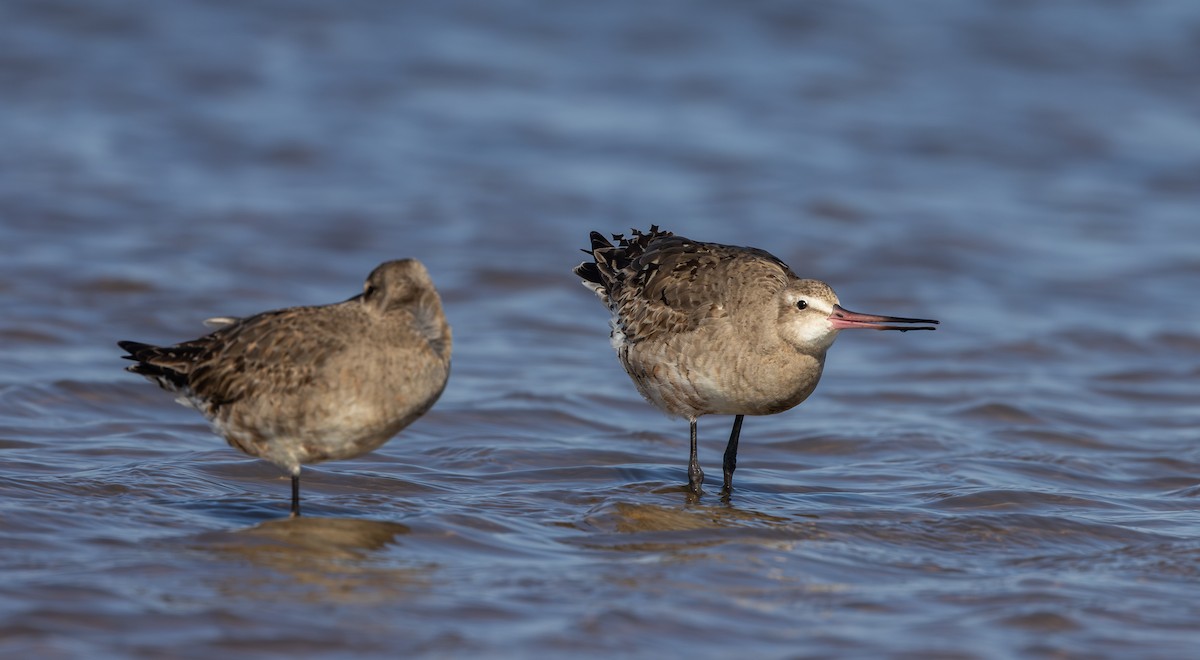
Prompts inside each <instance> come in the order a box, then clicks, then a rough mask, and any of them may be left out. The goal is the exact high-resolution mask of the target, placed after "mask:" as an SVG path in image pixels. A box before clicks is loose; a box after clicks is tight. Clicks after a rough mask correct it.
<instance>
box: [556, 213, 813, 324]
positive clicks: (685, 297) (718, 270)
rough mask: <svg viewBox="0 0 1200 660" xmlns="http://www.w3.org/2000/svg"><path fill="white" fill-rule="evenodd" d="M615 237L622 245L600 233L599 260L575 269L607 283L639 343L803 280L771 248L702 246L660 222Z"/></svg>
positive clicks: (595, 239) (612, 303)
mask: <svg viewBox="0 0 1200 660" xmlns="http://www.w3.org/2000/svg"><path fill="white" fill-rule="evenodd" d="M613 238H614V239H615V240H617V244H616V245H613V244H611V243H609V242H608V241H606V240H604V239H603V237H601V236H600V235H599V234H597V233H595V232H593V233H592V246H593V250H592V255H593V257H594V259H595V262H594V263H592V264H589V263H584V264H581V265H580V266H579V267H578V268H576V270H575V272H576V274H578V275H580V276H581V277H584V278H585V279H586V280H588V281H590V282H592V283H594V284H596V285H598V286H600V287H602V288H603V292H604V293H605V294H606V296H607V300H606V302H607V303H608V305H609V307H610V308H611V309H612V310H613V311H614V313H615V314H616V316H617V319H618V323H619V324H620V330H621V332H623V333H624V334H625V337H626V340H627V341H629V342H631V343H636V342H639V341H642V340H645V339H649V338H652V337H655V336H657V335H660V334H662V333H671V334H678V333H684V332H690V331H692V330H695V329H696V328H697V327H698V326H699V325H700V324H701V323H702V322H704V321H705V320H706V319H712V318H720V317H723V316H725V315H726V314H728V310H729V308H731V307H734V306H736V305H738V304H739V303H740V302H741V301H742V299H743V298H750V297H761V291H762V290H763V289H764V288H767V289H770V290H778V289H780V288H783V287H784V286H786V285H787V282H788V279H789V277H792V278H794V277H795V275H793V274H792V273H791V270H790V269H789V268H788V267H787V265H786V264H784V263H783V262H782V261H780V260H779V259H776V258H775V257H773V256H772V255H770V254H769V253H767V252H765V251H763V250H759V249H755V248H745V247H736V246H731V245H720V244H717V243H699V242H696V241H692V240H690V239H687V238H684V237H682V236H676V235H674V234H672V233H670V232H665V231H659V229H658V227H656V226H652V227H651V228H650V231H649V232H647V233H642V232H639V231H636V230H635V231H634V232H633V237H632V238H630V239H625V238H623V237H621V236H614V237H613ZM589 266H591V267H592V268H589ZM589 276H591V277H589Z"/></svg>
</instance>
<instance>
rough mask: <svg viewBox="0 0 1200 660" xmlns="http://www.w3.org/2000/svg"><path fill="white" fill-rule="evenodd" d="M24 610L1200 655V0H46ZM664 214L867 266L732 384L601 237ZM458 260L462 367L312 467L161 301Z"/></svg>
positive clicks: (0, 319)
mask: <svg viewBox="0 0 1200 660" xmlns="http://www.w3.org/2000/svg"><path fill="white" fill-rule="evenodd" d="M0 25H2V26H3V27H0V88H2V89H3V90H4V91H3V103H2V104H0V119H2V121H0V144H3V145H4V148H3V149H0V172H2V175H0V245H3V246H4V247H3V258H2V259H0V296H2V297H3V300H4V301H5V307H4V314H2V315H0V450H2V452H0V456H2V457H3V460H0V536H2V538H3V540H2V542H0V543H2V545H0V548H2V549H0V570H2V571H3V576H4V579H3V580H2V581H0V650H2V651H3V653H4V654H5V655H11V656H13V657H18V656H35V655H36V656H38V657H89V658H92V657H104V656H120V657H161V656H163V655H171V656H172V657H196V658H207V657H212V656H214V655H216V654H230V655H250V654H263V655H281V656H282V655H289V656H295V655H330V656H334V655H344V656H349V655H355V656H360V657H370V656H379V657H397V656H432V657H469V656H473V655H484V656H492V657H496V656H499V657H561V656H562V655H563V654H565V653H568V652H569V653H572V654H574V655H580V656H585V657H586V656H592V657H612V656H613V655H632V656H641V657H661V656H667V657H679V656H688V657H714V658H715V657H729V656H730V655H731V654H733V653H737V654H739V655H744V656H747V657H762V658H773V657H780V658H782V657H830V658H844V657H866V656H875V657H878V656H890V657H913V658H917V657H919V658H931V657H946V658H1006V657H1142V658H1145V657H1161V658H1170V657H1183V656H1186V655H1189V654H1191V653H1194V650H1195V648H1196V647H1197V644H1200V631H1198V630H1200V626H1198V625H1197V622H1198V621H1200V601H1198V600H1197V597H1196V594H1197V593H1198V587H1200V569H1198V568H1197V567H1198V566H1200V513H1197V510H1198V508H1200V506H1198V505H1200V442H1197V440H1200V306H1198V305H1197V304H1196V303H1195V302H1194V299H1195V289H1196V283H1197V282H1198V281H1200V222H1198V220H1197V209H1198V208H1200V204H1198V202H1200V114H1197V110H1196V109H1197V108H1200V39H1198V38H1197V35H1200V9H1198V8H1197V7H1196V5H1195V4H1194V3H1190V2H1184V1H1182V0H1179V1H1176V2H1169V1H1168V2H1158V3H1120V2H1076V3H1054V4H1052V5H1051V4H1045V3H1013V2H1000V1H996V2H974V3H957V2H949V1H945V2H922V3H916V4H913V3H891V2H882V1H880V2H870V1H859V2H838V3H770V2H764V3H751V4H745V3H722V2H699V3H697V2H668V3H665V4H663V3H659V4H655V5H653V6H649V5H643V4H640V3H616V4H613V3H601V4H591V5H583V4H571V5H568V4H562V3H545V2H536V1H533V0H529V1H514V2H504V3H489V2H461V3H439V2H408V3H388V2H377V1H373V0H358V1H355V2H347V3H337V4H336V5H335V4H330V3H322V2H286V3H283V2H279V3H258V4H255V5H253V6H246V5H244V4H242V3H229V2H174V3H169V4H166V3H156V2H150V1H149V0H136V1H135V0H129V1H123V2H107V3H69V2H58V1H50V2H47V1H44V0H30V1H14V2H6V3H4V5H3V7H2V8H0ZM651 223H657V224H659V225H661V226H664V227H665V228H667V229H670V230H672V231H675V232H677V233H680V234H684V235H687V236H689V237H691V238H695V239H698V240H709V241H719V242H727V243H734V244H740V245H755V246H758V247H762V248H766V249H768V250H770V251H771V252H773V253H774V254H776V255H777V256H779V257H781V258H782V259H784V260H786V261H787V262H788V263H790V264H791V265H792V266H793V268H794V269H795V270H796V271H797V272H799V273H800V274H801V275H803V276H811V277H818V278H821V279H824V280H826V281H828V282H830V283H831V284H832V285H833V286H834V287H835V289H836V290H837V291H838V293H839V295H840V297H841V299H842V301H843V303H844V304H845V305H846V306H847V307H849V308H850V309H855V310H862V311H871V312H878V313H887V314H900V315H908V316H921V317H926V316H927V317H933V318H939V319H941V320H942V322H943V325H942V326H941V328H940V329H939V330H938V331H937V332H936V333H911V334H899V333H845V334H844V335H843V337H842V338H840V339H839V341H838V343H837V345H836V346H835V347H834V348H833V349H832V351H831V352H830V358H829V362H828V364H827V368H826V372H825V377H824V379H823V381H822V383H821V386H820V388H819V389H818V390H817V392H816V394H815V395H814V396H813V397H812V398H811V399H810V400H809V401H808V402H806V403H804V404H803V405H802V406H800V407H799V408H797V409H795V410H792V411H790V412H787V413H784V414H781V415H776V416H771V417H761V418H748V419H747V421H746V425H745V428H744V430H743V435H742V449H741V455H740V461H739V470H738V478H737V486H738V489H737V491H736V493H735V495H734V497H733V499H732V501H731V502H730V503H728V504H723V503H721V502H720V501H719V499H718V498H717V497H716V495H715V493H716V490H717V488H718V487H719V484H718V481H717V480H719V478H720V467H719V466H720V453H721V451H722V450H723V447H724V440H725V438H726V436H727V433H728V425H729V423H730V420H729V419H727V418H704V419H702V420H701V425H700V432H701V438H702V447H701V459H702V462H703V463H704V466H705V467H706V469H707V472H708V474H709V479H710V481H709V485H710V488H709V491H710V494H709V495H708V496H706V497H703V498H701V499H700V500H698V501H694V500H693V501H689V499H688V498H687V497H686V496H685V494H684V493H683V491H682V490H681V488H680V484H681V483H682V482H683V481H684V480H685V463H686V458H687V456H686V454H687V446H686V444H687V443H686V441H687V427H686V423H685V422H682V421H679V420H670V419H667V418H666V417H664V416H663V415H661V414H660V413H658V412H657V411H655V410H654V409H653V408H651V407H650V406H649V405H647V404H646V403H644V402H643V401H641V400H640V398H639V397H638V395H637V393H636V391H635V390H634V389H633V387H632V385H631V384H630V383H629V381H628V379H627V378H626V376H625V375H624V374H623V373H622V371H621V369H620V366H619V365H618V363H617V361H616V359H615V357H614V356H613V355H612V351H611V349H610V348H609V345H608V339H607V315H606V313H605V311H604V310H603V309H602V307H601V306H600V305H599V304H598V303H597V301H596V300H595V299H594V298H593V297H592V296H591V294H590V293H588V292H587V291H586V290H585V289H584V288H583V287H581V286H579V284H578V282H577V281H576V278H574V277H573V276H571V275H570V268H571V267H572V266H573V265H575V264H576V263H578V261H579V260H580V259H581V258H582V256H583V255H582V254H580V253H579V252H578V249H579V248H582V247H584V246H585V245H586V244H587V232H588V231H589V230H592V229H599V230H601V231H605V232H619V231H626V230H627V229H628V228H629V227H643V228H644V227H646V226H648V225H650V224H651ZM405 256H415V257H418V258H420V259H422V260H423V261H424V262H425V263H426V264H427V265H428V267H429V269H430V271H431V273H432V274H433V277H434V279H435V280H436V282H437V283H438V286H439V288H440V290H441V291H442V295H443V298H444V299H445V301H446V304H447V310H448V311H447V313H448V316H449V317H450V321H451V323H452V324H453V326H454V330H455V357H454V367H453V374H452V377H451V381H450V385H449V387H448V388H447V390H446V392H445V394H444V395H443V397H442V399H441V401H440V402H439V404H438V405H437V406H436V407H435V408H434V409H433V410H432V411H431V412H430V413H429V414H428V415H427V416H426V417H425V418H423V419H422V420H420V421H419V422H418V423H416V424H414V425H413V426H412V427H410V428H409V429H406V430H405V431H404V432H403V433H402V434H401V435H400V436H399V437H398V438H397V439H395V440H393V441H392V442H391V443H389V444H388V445H386V446H385V447H384V448H382V449H381V450H379V451H377V452H375V453H374V454H371V455H368V456H365V457H363V458H361V459H357V460H353V461H345V462H340V463H335V464H328V465H322V466H318V467H315V468H313V469H309V470H306V472H305V476H304V495H305V498H306V499H305V511H306V514H307V515H306V516H305V517H304V518H301V519H298V520H287V519H286V517H285V516H286V511H287V496H288V485H287V480H286V479H285V478H284V477H282V475H280V473H279V472H278V470H277V469H276V468H274V467H273V466H271V465H268V464H265V463H262V462H257V461H254V460H251V459H248V458H246V457H244V456H242V455H240V454H238V453H236V452H234V451H232V450H231V449H229V448H228V447H226V446H225V443H224V442H223V441H221V440H220V439H219V438H216V437H214V436H212V435H211V433H210V432H209V430H208V428H207V426H206V424H205V423H204V421H203V420H202V419H201V418H200V417H199V416H198V415H196V413H195V412H194V411H191V410H188V409H185V408H183V407H180V406H176V405H174V404H173V403H172V402H171V398H170V396H168V395H167V394H165V393H163V392H160V391H158V390H157V389H155V388H154V387H152V386H151V385H149V384H148V383H146V382H144V381H142V380H141V379H139V378H137V377H135V376H133V375H131V374H127V373H124V372H123V371H121V368H122V366H124V365H123V364H122V361H121V360H120V359H119V354H120V353H119V351H118V349H117V348H116V346H115V341H116V340H118V339H134V340H141V341H149V342H172V341H178V340H183V339H187V338H191V337H194V336H196V335H198V334H200V333H203V332H204V331H205V328H204V327H203V326H202V325H201V321H202V320H203V319H205V318H208V317H211V316H216V315H244V314H250V313H254V312H257V311H261V310H264V309H270V308H277V307H283V306H289V305H297V304H316V303H324V302H332V301H335V300H341V299H344V298H345V297H348V296H349V295H352V294H353V293H355V292H357V291H358V290H359V289H360V287H361V285H362V280H363V278H364V277H365V276H366V274H367V273H368V272H369V271H370V270H371V268H372V267H374V266H375V265H376V264H377V263H379V262H381V261H383V260H385V259H390V258H398V257H405Z"/></svg>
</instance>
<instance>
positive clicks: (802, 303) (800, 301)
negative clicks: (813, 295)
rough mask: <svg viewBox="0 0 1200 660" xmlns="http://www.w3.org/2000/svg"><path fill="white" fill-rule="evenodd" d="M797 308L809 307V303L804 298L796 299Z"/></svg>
mask: <svg viewBox="0 0 1200 660" xmlns="http://www.w3.org/2000/svg"><path fill="white" fill-rule="evenodd" d="M796 309H808V303H807V302H805V301H803V300H798V301H796Z"/></svg>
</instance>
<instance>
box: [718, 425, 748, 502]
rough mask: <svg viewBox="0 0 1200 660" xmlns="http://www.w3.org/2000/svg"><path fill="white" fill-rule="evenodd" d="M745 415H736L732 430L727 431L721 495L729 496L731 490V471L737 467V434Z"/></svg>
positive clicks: (739, 433)
mask: <svg viewBox="0 0 1200 660" xmlns="http://www.w3.org/2000/svg"><path fill="white" fill-rule="evenodd" d="M743 417H745V415H736V416H734V418H733V430H732V431H730V432H729V444H727V445H725V460H724V461H723V462H722V463H721V467H722V468H723V469H724V471H725V484H724V485H723V486H722V487H721V495H722V496H723V497H729V494H730V493H732V492H733V471H734V470H736V469H737V445H738V436H740V435H741V434H742V418H743Z"/></svg>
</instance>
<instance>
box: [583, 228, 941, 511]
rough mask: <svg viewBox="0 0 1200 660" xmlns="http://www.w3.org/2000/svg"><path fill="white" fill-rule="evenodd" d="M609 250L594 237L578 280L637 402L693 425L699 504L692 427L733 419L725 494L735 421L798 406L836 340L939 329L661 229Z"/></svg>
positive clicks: (692, 472) (782, 267)
mask: <svg viewBox="0 0 1200 660" xmlns="http://www.w3.org/2000/svg"><path fill="white" fill-rule="evenodd" d="M613 241H615V243H614V242H611V241H609V240H608V239H606V238H604V236H602V235H601V234H599V233H598V232H592V234H591V248H590V249H588V250H584V251H585V252H587V253H588V254H590V255H591V257H592V260H591V261H586V262H584V263H582V264H580V265H579V266H577V267H576V268H575V271H574V272H575V274H576V275H579V276H580V277H581V278H583V283H584V285H585V286H587V287H588V288H590V289H592V290H593V291H594V292H595V293H596V295H597V296H598V297H599V298H600V300H601V301H602V302H603V303H604V304H605V306H606V307H608V309H609V311H610V312H611V314H612V320H611V326H612V344H613V348H614V349H615V350H616V352H617V357H618V358H619V359H620V361H621V364H622V366H623V367H625V371H626V372H627V373H628V374H629V376H630V378H631V379H632V380H633V382H634V385H635V386H636V387H637V389H638V391H639V392H641V393H642V395H643V396H644V397H646V399H647V400H649V401H650V402H651V403H653V404H654V405H655V406H657V407H658V408H659V409H661V410H663V411H664V412H666V413H667V414H669V415H673V416H680V417H686V418H687V419H688V421H689V422H690V424H691V430H692V460H691V462H690V464H689V485H690V487H691V490H692V491H693V492H696V493H699V491H700V482H701V480H702V479H703V472H702V471H701V470H700V468H699V465H698V464H697V462H696V450H695V442H696V441H695V435H696V419H697V418H698V417H700V416H701V415H710V414H723V415H736V416H737V418H736V420H735V423H734V432H733V434H732V435H731V437H730V442H729V447H728V448H727V450H726V456H725V484H724V492H725V493H726V494H728V493H729V491H730V489H731V488H732V473H733V467H734V462H735V457H736V451H737V437H738V433H739V429H740V427H741V420H742V416H743V415H770V414H774V413H779V412H783V411H785V410H788V409H790V408H792V407H794V406H796V405H797V404H799V403H800V402H802V401H804V399H806V398H807V397H808V396H809V395H810V394H811V393H812V392H813V390H814V389H815V388H816V386H817V382H818V381H819V380H820V377H821V371H822V369H823V367H824V363H825V354H826V351H827V350H828V349H829V347H830V346H831V345H832V344H833V340H834V338H835V337H836V336H837V332H838V330H839V329H840V328H845V327H873V328H876V329H887V330H908V329H931V328H921V327H915V326H907V325H900V326H897V325H887V324H909V323H930V324H932V323H936V321H928V320H922V319H904V318H896V317H875V316H871V315H863V314H856V313H854V312H848V311H847V310H845V309H843V308H841V307H840V306H839V305H838V299H837V296H836V295H835V294H834V292H833V290H832V289H831V288H830V287H829V286H828V285H827V284H825V283H824V282H820V281H818V280H812V279H801V278H799V277H797V276H796V274H795V273H793V272H792V270H791V269H790V268H789V267H788V266H787V264H785V263H783V262H782V261H780V260H779V259H778V258H776V257H774V256H772V255H771V254H769V253H767V252H765V251H763V250H760V249H757V248H749V247H738V246H732V245H721V244H717V243H701V242H698V241H692V240H690V239H687V238H684V237H682V236H676V235H675V234H672V233H671V232H667V231H662V230H660V229H659V228H658V227H656V226H652V227H651V228H650V230H649V231H648V232H644V233H643V232H641V231H638V230H633V233H632V235H631V236H630V237H628V238H626V237H625V236H623V235H614V236H613ZM852 321H853V325H852V324H851V322H852Z"/></svg>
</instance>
